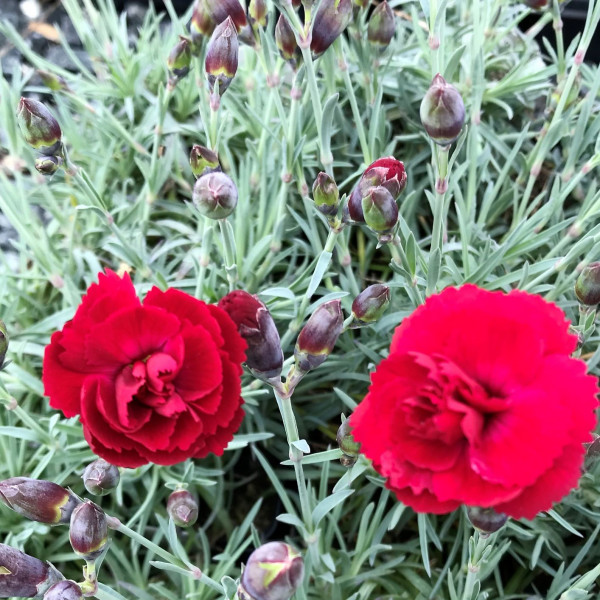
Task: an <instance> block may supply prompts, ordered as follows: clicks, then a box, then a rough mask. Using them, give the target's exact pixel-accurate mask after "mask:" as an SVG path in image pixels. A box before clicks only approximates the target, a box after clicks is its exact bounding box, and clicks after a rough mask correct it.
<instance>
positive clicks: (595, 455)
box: [583, 434, 600, 471]
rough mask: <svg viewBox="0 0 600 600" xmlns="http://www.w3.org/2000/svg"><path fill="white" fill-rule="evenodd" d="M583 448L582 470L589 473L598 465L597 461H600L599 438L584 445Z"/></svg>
mask: <svg viewBox="0 0 600 600" xmlns="http://www.w3.org/2000/svg"><path fill="white" fill-rule="evenodd" d="M593 435H595V434H593ZM584 446H585V459H584V461H583V468H584V469H585V470H586V471H589V470H590V469H592V468H593V467H594V466H595V465H596V464H597V463H598V460H600V436H596V437H595V439H594V441H593V442H590V443H588V444H584Z"/></svg>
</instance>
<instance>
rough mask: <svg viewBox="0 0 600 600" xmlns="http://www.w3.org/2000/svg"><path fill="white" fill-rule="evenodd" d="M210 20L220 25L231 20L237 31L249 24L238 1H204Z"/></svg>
mask: <svg viewBox="0 0 600 600" xmlns="http://www.w3.org/2000/svg"><path fill="white" fill-rule="evenodd" d="M204 3H205V5H206V9H207V11H208V14H209V15H210V18H211V19H212V20H213V21H214V22H215V23H216V24H217V25H220V24H221V23H223V21H226V20H227V19H228V18H230V19H231V20H232V22H233V24H234V25H235V27H236V29H237V31H240V29H242V28H243V27H245V26H246V25H247V24H248V21H247V19H246V13H245V12H244V9H243V8H242V6H241V4H240V3H239V1H238V0H204Z"/></svg>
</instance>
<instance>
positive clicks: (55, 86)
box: [37, 69, 69, 92]
mask: <svg viewBox="0 0 600 600" xmlns="http://www.w3.org/2000/svg"><path fill="white" fill-rule="evenodd" d="M37 74H38V75H39V76H40V79H41V80H42V83H43V84H44V85H45V86H46V87H47V88H48V89H49V90H52V91H53V92H58V91H60V90H66V89H68V88H69V85H68V84H67V82H66V81H65V80H64V78H63V77H61V76H60V75H55V74H54V73H50V71H44V70H43V69H38V70H37Z"/></svg>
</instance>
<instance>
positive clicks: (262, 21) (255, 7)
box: [248, 0, 267, 27]
mask: <svg viewBox="0 0 600 600" xmlns="http://www.w3.org/2000/svg"><path fill="white" fill-rule="evenodd" d="M248 16H249V17H250V23H251V24H252V26H253V27H266V26H267V3H266V2H265V0H250V3H249V4H248Z"/></svg>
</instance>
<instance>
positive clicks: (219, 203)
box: [192, 171, 238, 219]
mask: <svg viewBox="0 0 600 600" xmlns="http://www.w3.org/2000/svg"><path fill="white" fill-rule="evenodd" d="M192 199H193V201H194V204H195V205H196V207H197V208H198V211H199V212H200V213H201V214H203V215H204V216H205V217H208V218H209V219H224V218H226V217H228V216H229V215H230V214H231V213H232V212H233V211H234V209H235V207H236V206H237V201H238V191H237V188H236V187H235V183H233V181H232V180H231V178H230V177H228V176H227V175H225V173H221V172H220V171H215V172H214V173H208V174H207V175H202V177H199V178H198V179H197V180H196V183H195V185H194V192H193V194H192Z"/></svg>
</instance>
